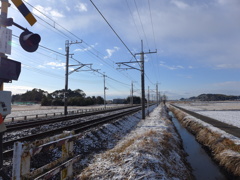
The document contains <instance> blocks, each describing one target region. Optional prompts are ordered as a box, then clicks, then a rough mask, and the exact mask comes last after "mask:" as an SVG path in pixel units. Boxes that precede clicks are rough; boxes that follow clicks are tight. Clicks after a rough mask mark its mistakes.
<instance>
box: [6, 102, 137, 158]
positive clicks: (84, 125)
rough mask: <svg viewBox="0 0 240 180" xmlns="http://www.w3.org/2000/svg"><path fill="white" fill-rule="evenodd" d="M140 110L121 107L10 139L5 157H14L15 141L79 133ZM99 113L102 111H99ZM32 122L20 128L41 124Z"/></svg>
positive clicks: (71, 117) (78, 116)
mask: <svg viewBox="0 0 240 180" xmlns="http://www.w3.org/2000/svg"><path fill="white" fill-rule="evenodd" d="M139 110H141V107H139V106H138V107H132V108H130V109H126V108H122V111H121V112H119V109H118V112H117V113H114V114H111V115H106V116H104V117H100V118H99V117H98V118H94V119H92V120H88V121H84V122H79V123H77V124H73V125H67V126H64V127H60V128H56V129H52V130H49V131H45V132H41V133H37V134H32V135H29V136H25V137H22V138H18V139H14V140H10V141H5V142H3V149H5V151H4V152H3V157H5V158H8V157H12V155H13V150H12V149H9V147H11V148H12V146H13V144H14V143H15V142H17V141H19V142H29V141H34V140H37V139H43V138H45V137H49V136H53V135H56V134H59V133H62V132H63V131H65V130H68V131H69V130H71V131H74V132H75V133H76V134H77V133H80V132H83V131H85V130H88V129H90V128H94V127H97V126H99V125H102V124H104V123H108V122H110V121H113V120H116V119H118V118H122V117H123V116H126V115H130V114H132V113H135V112H137V111H139ZM111 111H112V110H111ZM115 111H116V110H115ZM108 112H109V111H108ZM95 113H96V112H95ZM95 113H87V114H85V115H86V116H87V115H88V116H90V114H91V115H96V114H95ZM98 113H100V112H98ZM101 113H103V112H101ZM81 117H83V114H81V115H74V116H65V117H62V118H63V119H61V118H60V119H59V118H57V119H58V122H59V121H60V120H61V121H67V120H70V119H71V120H73V119H77V118H81ZM64 118H65V120H64ZM54 122H55V120H52V122H51V123H54ZM32 123H33V122H31V123H25V125H24V126H23V125H22V126H19V128H27V127H33V125H36V124H37V125H39V124H40V122H36V124H32ZM47 123H48V122H47ZM43 124H46V122H45V123H43ZM10 127H11V126H10ZM16 127H17V126H12V129H14V128H16ZM8 128H9V127H8ZM6 149H9V150H6Z"/></svg>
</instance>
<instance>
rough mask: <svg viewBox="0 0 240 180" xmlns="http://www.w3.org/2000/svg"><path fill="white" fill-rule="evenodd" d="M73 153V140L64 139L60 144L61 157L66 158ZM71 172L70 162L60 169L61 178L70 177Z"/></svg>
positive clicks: (63, 179)
mask: <svg viewBox="0 0 240 180" xmlns="http://www.w3.org/2000/svg"><path fill="white" fill-rule="evenodd" d="M72 154H73V141H70V142H68V141H66V142H65V143H64V144H63V145H62V158H67V157H69V156H71V155H72ZM72 174H73V166H72V163H70V164H69V166H67V167H66V168H64V169H63V170H62V171H61V180H65V179H67V178H68V177H71V176H72Z"/></svg>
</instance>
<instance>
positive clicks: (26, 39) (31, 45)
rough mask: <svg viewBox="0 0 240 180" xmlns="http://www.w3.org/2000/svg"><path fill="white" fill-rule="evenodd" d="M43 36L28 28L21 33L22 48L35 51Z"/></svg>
mask: <svg viewBox="0 0 240 180" xmlns="http://www.w3.org/2000/svg"><path fill="white" fill-rule="evenodd" d="M40 41H41V37H40V36H39V35H38V34H34V33H32V32H30V31H28V30H25V31H23V32H22V33H21V35H20V37H19V42H20V44H21V46H22V48H23V49H24V50H25V51H27V52H34V51H36V50H37V49H38V46H39V42H40Z"/></svg>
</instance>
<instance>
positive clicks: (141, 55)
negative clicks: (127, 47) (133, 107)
mask: <svg viewBox="0 0 240 180" xmlns="http://www.w3.org/2000/svg"><path fill="white" fill-rule="evenodd" d="M151 53H157V50H156V51H154V52H150V50H149V52H143V41H142V40H141V52H140V53H136V54H135V56H136V55H140V61H130V62H119V63H116V64H123V65H125V66H127V67H129V68H127V69H136V70H139V71H140V72H141V91H142V93H141V94H142V98H141V99H142V100H141V101H142V102H141V104H142V119H145V80H144V75H145V72H144V55H145V54H151ZM136 62H137V63H140V69H138V68H135V67H133V66H130V65H128V63H136ZM125 69H126V68H125Z"/></svg>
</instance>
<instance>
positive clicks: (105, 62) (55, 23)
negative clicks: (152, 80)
mask: <svg viewBox="0 0 240 180" xmlns="http://www.w3.org/2000/svg"><path fill="white" fill-rule="evenodd" d="M23 1H24V2H25V3H26V4H28V5H29V6H31V7H32V8H33V9H35V10H36V11H38V12H39V13H41V14H42V15H43V16H44V17H46V18H47V19H49V20H51V21H52V22H53V23H54V26H53V25H51V24H50V23H48V22H47V21H45V20H44V19H42V18H41V17H39V16H38V15H36V13H35V15H36V16H37V17H38V18H39V19H41V20H42V21H44V22H45V23H47V24H48V25H50V26H51V27H53V28H54V29H55V30H56V31H58V32H59V33H61V34H62V35H64V36H65V37H68V38H70V39H71V37H70V36H68V35H67V34H66V33H63V32H62V31H61V30H59V29H57V28H56V25H58V26H59V27H61V28H62V29H64V30H65V31H67V32H68V33H69V34H71V35H72V36H74V37H75V38H77V39H78V40H80V41H82V43H84V44H86V45H87V47H91V49H92V50H94V51H95V52H97V53H98V54H100V55H102V56H104V55H103V54H102V53H101V52H99V51H98V50H96V49H95V48H93V47H92V46H91V45H89V44H88V43H87V42H85V41H84V40H82V39H81V38H79V37H78V36H76V35H75V34H73V33H72V32H71V31H69V30H68V29H66V28H65V27H63V26H62V25H60V24H59V23H57V22H56V21H54V20H52V19H51V18H50V17H49V16H47V15H45V14H44V13H43V12H41V11H40V10H38V9H37V8H35V7H34V6H33V5H31V4H30V3H28V2H27V1H25V0H23ZM78 46H80V47H84V46H81V45H80V44H78ZM128 50H129V49H128ZM129 51H130V50H129ZM86 52H87V53H90V54H92V55H93V56H95V57H97V59H99V60H100V61H102V62H103V63H104V64H107V65H108V66H109V67H111V68H113V69H114V66H112V65H110V64H109V63H108V62H107V61H104V60H103V59H102V58H101V57H99V56H98V55H96V54H95V53H94V52H92V51H90V50H89V51H86ZM130 53H131V51H130ZM110 60H111V59H110ZM112 62H113V63H114V61H112ZM117 72H118V73H119V71H117ZM121 75H124V74H121ZM124 76H125V77H127V76H126V75H124ZM127 78H131V79H130V80H132V77H127Z"/></svg>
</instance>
